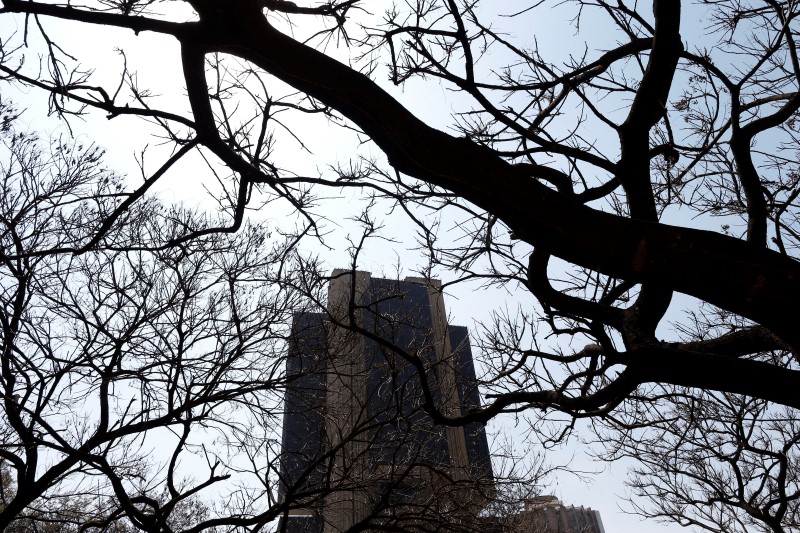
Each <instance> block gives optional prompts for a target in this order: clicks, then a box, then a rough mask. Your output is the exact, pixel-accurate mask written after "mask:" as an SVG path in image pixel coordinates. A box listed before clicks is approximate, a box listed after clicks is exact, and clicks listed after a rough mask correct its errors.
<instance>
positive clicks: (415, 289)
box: [279, 270, 494, 533]
mask: <svg viewBox="0 0 800 533" xmlns="http://www.w3.org/2000/svg"><path fill="white" fill-rule="evenodd" d="M438 287H439V283H438V282H435V281H426V280H424V279H419V278H406V280H404V281H396V280H388V279H378V278H372V277H371V276H370V274H369V273H366V272H351V271H345V270H336V271H334V272H333V276H332V280H331V283H330V286H329V292H328V309H327V312H326V313H302V314H298V315H296V316H295V318H294V323H293V325H292V330H293V340H292V343H291V346H290V350H289V355H288V359H287V390H286V400H285V414H284V428H283V442H282V445H283V454H282V461H281V468H280V474H281V488H280V497H281V499H282V501H284V502H285V503H287V504H288V507H289V508H290V511H289V512H288V513H287V515H286V516H284V518H283V519H282V520H281V523H280V526H279V531H289V532H292V533H294V532H300V531H303V532H322V533H328V532H332V533H338V532H342V531H346V530H348V529H349V528H351V527H353V526H357V525H358V524H364V525H366V526H367V527H366V529H367V530H369V529H370V527H369V525H375V526H381V527H398V526H399V527H401V528H410V529H413V528H415V527H416V525H418V526H423V524H426V523H427V524H430V523H431V522H432V521H433V520H438V521H443V522H446V524H443V525H442V530H450V531H458V530H459V529H460V528H461V527H460V525H463V526H464V528H465V529H466V527H467V524H466V523H467V522H468V521H469V520H470V519H477V515H478V512H479V511H480V510H481V509H482V508H483V507H484V506H485V504H486V502H487V501H488V499H489V498H490V497H491V495H492V494H493V490H494V484H493V478H492V468H491V463H490V458H489V447H488V444H487V440H486V432H485V429H484V427H483V425H481V424H477V423H473V424H467V425H466V426H463V427H446V426H442V425H437V424H434V423H433V421H432V419H431V417H430V416H429V415H428V413H427V412H426V410H425V403H426V400H427V403H428V404H429V405H431V406H433V407H435V409H436V410H437V411H439V412H440V413H443V414H445V415H447V416H455V415H460V414H463V413H466V412H467V411H468V410H469V409H470V408H472V407H477V406H479V403H480V400H479V397H478V390H477V387H476V386H475V370H474V367H473V362H472V353H471V350H470V346H469V340H468V338H467V330H466V328H464V327H457V326H450V325H448V324H447V315H446V313H445V309H444V300H443V298H442V293H441V292H440V291H439V290H438ZM354 330H355V331H354ZM423 528H424V526H423Z"/></svg>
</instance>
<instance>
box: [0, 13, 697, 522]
mask: <svg viewBox="0 0 800 533" xmlns="http://www.w3.org/2000/svg"><path fill="white" fill-rule="evenodd" d="M366 3H367V4H368V5H369V7H370V9H372V10H374V11H376V12H380V11H382V8H381V7H379V5H380V4H382V3H385V0H381V1H380V2H378V1H376V0H367V2H366ZM486 3H487V4H493V7H496V8H498V9H502V10H503V11H504V12H506V13H511V12H514V11H517V10H518V9H517V7H522V6H523V5H525V4H529V3H530V2H520V1H516V0H505V1H504V2H497V3H493V2H486ZM542 13H547V12H546V11H540V10H536V11H534V12H533V13H532V14H530V15H526V16H524V17H519V18H517V19H510V18H499V19H496V20H497V25H498V26H502V27H504V28H506V29H507V31H508V32H510V33H511V34H512V36H513V37H517V38H518V39H519V41H517V42H520V41H521V43H522V44H525V45H530V44H532V42H533V40H534V39H536V40H537V41H538V44H539V47H540V49H541V50H542V51H543V53H548V51H552V53H553V54H554V58H555V54H556V51H558V52H561V53H564V52H566V51H567V50H569V49H573V50H576V51H578V52H580V51H582V48H583V42H584V41H589V42H592V46H600V47H602V46H603V45H602V44H600V45H598V44H597V41H598V40H599V41H600V42H601V43H606V44H607V46H608V47H610V46H612V45H613V44H614V41H615V37H614V36H613V34H606V33H600V32H599V30H598V29H597V28H595V27H593V26H592V25H591V24H584V26H583V28H582V33H581V34H580V35H576V34H575V30H574V28H572V27H571V26H570V25H569V23H568V20H567V19H568V13H567V12H566V11H564V10H553V11H552V12H550V13H549V15H546V16H542ZM684 17H685V21H686V25H689V24H692V23H696V17H695V16H694V15H692V16H690V13H689V12H686V13H685V14H684ZM7 20H8V19H7V18H4V23H6V22H5V21H7ZM44 23H45V27H46V28H48V30H50V31H52V32H53V34H54V36H56V37H62V38H66V40H65V41H64V42H67V43H68V46H67V50H68V51H69V52H70V53H72V54H74V55H75V56H76V57H78V58H79V59H80V60H81V61H82V62H83V63H84V64H85V65H87V66H91V67H92V68H94V69H95V70H96V73H97V75H98V76H100V78H99V80H98V81H96V82H95V83H98V82H99V81H105V82H107V83H108V84H110V85H112V86H113V85H114V84H115V83H116V76H117V75H118V73H119V70H120V66H121V63H122V60H121V56H120V55H119V54H118V53H117V52H116V51H115V49H116V48H122V49H124V50H125V52H126V54H127V59H128V64H129V67H130V68H131V69H133V70H136V71H137V73H138V76H139V82H140V85H141V86H142V87H148V88H151V89H152V90H153V92H155V93H157V94H160V95H161V97H160V101H161V103H162V105H161V106H162V107H168V108H170V109H172V110H176V111H184V110H186V109H187V103H186V102H185V98H184V91H183V88H182V83H183V82H182V77H181V76H180V64H179V50H178V46H177V43H176V42H174V41H173V40H172V39H168V38H163V37H159V36H154V35H152V34H146V33H143V34H141V35H139V36H134V35H133V34H132V33H131V32H126V31H121V30H115V29H111V30H109V29H103V28H92V29H89V28H87V27H85V26H82V25H69V24H64V23H61V22H59V23H52V22H49V21H47V20H44ZM7 29H8V28H4V32H5V30H7ZM20 30H21V28H20ZM685 34H686V33H685ZM548 47H552V48H548ZM497 61H498V63H502V58H498V59H497ZM376 78H377V80H378V81H381V82H384V81H385V80H386V79H387V74H386V70H385V69H381V70H379V71H378V72H377V74H376ZM384 86H385V87H386V88H387V90H389V91H390V92H392V93H393V94H395V95H396V97H397V98H398V99H400V100H401V101H402V102H404V103H405V104H406V105H407V106H408V107H409V108H410V109H411V110H413V111H414V112H415V113H417V115H418V116H420V117H421V118H423V119H424V120H425V121H426V122H428V123H429V124H433V125H437V126H438V127H441V128H446V126H447V124H448V119H449V115H450V112H451V111H452V110H454V109H456V108H457V107H458V106H459V105H460V102H457V101H455V100H454V97H453V93H451V92H449V91H447V90H446V89H445V88H443V87H441V86H440V85H439V84H438V83H437V82H426V83H421V82H419V81H416V82H412V83H409V84H408V86H406V87H405V88H404V89H403V90H398V89H397V88H395V87H392V86H391V85H390V84H389V83H384ZM4 91H5V89H4ZM7 94H8V95H9V96H10V97H11V98H12V99H14V100H15V101H16V102H17V103H18V104H19V105H20V106H21V107H27V108H28V111H27V113H26V114H25V115H24V120H25V121H27V122H28V123H29V124H30V126H31V127H34V128H37V129H42V130H55V129H56V128H57V127H58V126H57V125H56V124H55V123H54V122H53V121H52V120H48V119H46V118H44V117H43V113H42V110H43V108H44V106H45V104H44V102H45V96H43V95H42V94H36V93H30V94H13V93H11V92H9V93H7ZM71 124H72V127H73V129H74V130H73V131H74V133H75V135H76V136H77V137H79V138H81V139H84V140H85V141H90V142H91V141H93V142H96V143H97V144H99V145H101V146H103V147H105V148H106V149H107V152H108V156H107V162H108V164H109V166H111V167H112V168H114V169H116V170H118V171H119V172H121V173H125V174H127V175H128V176H129V179H130V183H131V184H132V185H134V184H136V183H137V182H138V181H140V180H141V177H140V176H139V175H138V169H137V166H136V161H135V159H134V154H136V153H138V152H140V151H141V150H142V148H143V147H144V145H145V144H147V143H149V144H150V145H151V147H150V149H149V151H148V156H147V157H148V158H147V167H148V168H149V169H151V170H152V169H154V168H156V167H157V166H158V164H159V162H160V161H163V158H164V157H165V154H164V151H163V149H160V148H159V147H158V146H157V144H158V141H157V140H154V139H148V138H147V133H148V128H149V127H148V126H147V125H145V124H143V123H142V122H141V121H140V120H137V119H133V118H127V117H119V118H116V119H114V120H112V121H108V120H106V119H105V117H103V116H102V114H100V113H96V114H94V115H92V116H89V117H87V118H86V120H85V121H80V120H74V121H72V123H71ZM311 127H312V128H314V129H315V131H317V134H316V135H315V136H314V137H313V138H310V139H309V138H306V139H304V140H307V141H308V142H309V146H310V147H311V149H312V150H313V151H314V155H313V156H311V155H309V154H306V153H304V152H302V151H301V150H299V148H298V146H297V145H296V143H293V141H291V140H290V139H288V138H281V139H280V144H279V150H282V152H281V155H280V156H279V157H282V158H285V160H287V161H288V160H291V161H292V162H293V163H297V162H298V161H299V160H302V161H303V163H302V166H304V167H306V168H307V169H308V172H309V173H313V172H314V170H315V169H320V170H321V171H324V170H325V168H326V165H329V164H333V163H335V162H340V163H344V162H346V161H347V160H348V159H350V158H351V157H353V156H354V154H355V153H356V152H359V153H361V154H365V153H367V154H369V153H372V154H373V155H376V156H379V155H380V154H379V152H377V150H376V148H374V147H373V146H370V145H360V144H359V141H358V139H357V138H355V136H353V135H349V134H346V133H345V132H344V130H342V129H341V128H338V127H327V125H326V121H325V119H322V118H319V119H315V122H314V123H313V124H312V125H311ZM207 174H208V173H207V171H206V169H205V168H204V167H203V165H202V164H201V163H200V161H199V158H195V159H194V160H193V161H188V162H184V163H182V164H181V165H180V167H179V168H177V169H176V170H175V171H173V172H171V173H170V174H169V175H168V177H167V178H166V179H165V180H164V181H163V183H161V184H160V185H159V186H158V188H159V190H160V191H161V194H162V195H163V196H164V197H165V198H166V199H170V200H175V201H188V202H197V201H200V202H205V201H206V200H204V199H203V198H204V193H203V191H202V188H201V187H199V186H198V182H199V178H200V177H201V176H203V175H206V176H207ZM357 196H358V193H357V192H355V191H353V192H348V191H345V192H344V193H343V194H342V197H341V198H340V199H338V200H331V201H330V202H328V203H327V207H326V208H325V210H324V212H323V213H324V214H325V215H326V216H328V217H329V218H330V219H331V224H330V226H329V227H330V228H331V229H332V230H335V233H334V234H332V235H331V236H330V240H329V244H330V246H332V247H333V249H331V250H319V253H320V254H322V256H323V258H324V260H325V261H326V263H327V264H328V265H329V266H330V267H331V268H334V267H340V266H344V265H346V264H347V263H348V261H349V258H348V255H347V252H346V250H345V247H346V240H345V238H346V236H347V232H348V229H347V225H346V223H344V222H342V223H341V225H340V226H337V224H336V223H337V222H341V221H342V219H343V218H345V217H344V215H345V214H347V215H349V216H353V215H357V214H358V213H357V212H355V210H354V207H355V206H357V205H358V202H356V201H355V200H356V199H357V198H356V197H357ZM253 216H255V217H257V218H259V219H262V220H265V221H267V223H276V224H277V223H278V222H279V221H282V220H284V218H285V217H286V216H288V213H287V212H286V211H284V210H282V209H280V208H269V209H267V210H263V211H261V212H258V213H256V214H254V215H253ZM385 222H386V229H385V230H384V235H385V236H387V237H393V238H396V239H399V240H400V241H401V242H399V243H389V242H375V243H373V246H371V247H370V248H369V249H368V251H367V253H366V254H365V255H364V257H363V258H362V262H361V264H360V265H359V267H360V268H361V269H364V270H370V271H372V272H373V273H374V274H375V275H381V274H386V275H394V274H395V268H394V266H395V265H396V264H398V262H399V264H400V265H401V268H402V272H401V275H402V276H405V275H413V274H414V272H413V271H414V270H415V269H416V268H419V267H420V266H422V265H421V264H420V261H422V260H423V258H422V256H420V254H419V253H418V252H415V251H413V250H411V248H413V247H414V243H413V242H412V241H411V240H409V239H408V238H407V237H408V236H407V233H408V228H409V226H408V225H407V223H406V222H405V221H403V220H402V219H401V218H400V217H397V216H388V215H387V216H386V217H385ZM444 281H448V280H447V279H446V277H445V279H444ZM529 299H530V297H529V296H528V295H527V294H524V292H523V291H520V294H516V293H515V294H509V293H507V292H503V291H491V290H489V291H476V290H475V287H474V286H466V285H465V286H459V287H455V288H453V290H452V291H450V293H449V294H448V295H447V297H446V300H445V303H446V305H447V308H448V311H449V313H450V315H451V316H452V321H451V322H453V323H455V324H461V325H466V326H468V327H470V329H471V333H472V335H473V336H474V335H475V326H474V321H479V320H485V319H487V318H488V317H489V315H488V313H489V312H490V311H491V310H493V309H500V308H503V307H506V306H507V307H509V308H515V307H517V305H518V304H519V303H520V302H524V301H529ZM677 301H678V302H679V303H680V302H683V303H685V302H686V300H685V299H682V298H678V299H677ZM677 306H678V304H676V307H677ZM662 333H663V334H665V335H668V334H669V333H670V332H669V331H668V329H665V330H664V331H663V332H662ZM490 430H491V431H494V432H498V431H502V432H509V433H510V434H511V435H515V434H517V435H520V434H521V432H522V428H517V429H515V428H514V427H513V421H511V420H510V419H498V420H497V421H495V422H494V423H492V424H491V426H490ZM586 452H587V450H586V449H585V447H584V446H583V445H581V443H580V442H579V440H578V439H573V440H572V441H571V442H570V444H569V446H568V447H567V448H565V449H562V450H557V451H554V452H552V462H554V463H559V462H567V461H571V463H570V464H571V465H573V466H574V467H575V468H576V469H578V470H583V471H598V470H601V472H600V473H599V474H598V475H596V476H593V481H591V482H590V483H583V482H581V481H579V480H578V479H576V478H575V477H573V476H568V475H562V476H560V477H558V478H557V479H556V482H555V485H554V486H553V487H552V489H551V490H549V491H548V492H552V493H554V494H556V495H557V496H559V497H560V498H561V499H562V501H564V502H565V503H568V504H574V505H584V506H589V507H592V508H593V509H596V510H599V511H600V513H601V516H602V518H603V521H604V524H605V527H606V531H607V532H608V533H633V532H637V533H659V532H662V533H663V532H664V531H672V530H677V529H679V528H677V526H659V525H658V524H655V523H652V522H641V521H640V520H639V519H638V518H637V517H634V516H630V515H628V514H625V513H623V512H621V511H620V510H619V508H618V506H619V505H624V503H621V500H620V495H623V494H625V487H624V485H623V481H624V478H625V468H626V465H624V464H614V465H608V464H605V463H600V462H594V461H592V460H591V458H590V457H589V456H588V455H587V454H586ZM684 531H685V530H684Z"/></svg>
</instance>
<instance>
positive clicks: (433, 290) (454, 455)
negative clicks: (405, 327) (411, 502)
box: [406, 277, 469, 480]
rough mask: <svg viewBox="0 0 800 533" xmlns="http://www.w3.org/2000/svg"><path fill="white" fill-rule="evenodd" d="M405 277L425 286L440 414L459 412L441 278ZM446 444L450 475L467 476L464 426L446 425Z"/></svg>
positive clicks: (459, 405) (456, 478) (454, 364)
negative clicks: (434, 354)
mask: <svg viewBox="0 0 800 533" xmlns="http://www.w3.org/2000/svg"><path fill="white" fill-rule="evenodd" d="M406 281H408V282H412V283H419V284H421V285H426V286H427V287H428V301H429V303H430V309H431V318H432V322H433V324H432V329H433V331H432V332H431V333H432V336H433V343H434V348H435V352H436V365H435V367H434V368H435V369H436V370H435V372H436V379H437V381H438V383H439V392H440V394H441V397H442V405H441V410H442V414H444V415H445V416H449V417H456V416H461V398H460V397H459V394H458V388H457V386H456V368H457V361H456V356H455V354H454V353H453V347H452V346H451V343H450V332H449V328H448V324H447V312H446V311H445V307H444V296H443V295H442V282H441V281H439V280H436V279H425V278H415V277H408V278H406ZM445 431H446V435H447V448H448V452H449V453H450V463H451V466H452V472H451V475H452V476H453V479H455V480H463V479H466V478H467V477H468V472H467V469H468V467H469V457H468V455H467V440H466V437H465V435H464V427H463V426H459V427H451V426H448V427H447V428H446V430H445Z"/></svg>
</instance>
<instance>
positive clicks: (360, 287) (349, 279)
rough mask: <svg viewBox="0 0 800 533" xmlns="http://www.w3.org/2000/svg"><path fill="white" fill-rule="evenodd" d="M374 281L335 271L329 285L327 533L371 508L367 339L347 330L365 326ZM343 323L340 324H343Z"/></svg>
mask: <svg viewBox="0 0 800 533" xmlns="http://www.w3.org/2000/svg"><path fill="white" fill-rule="evenodd" d="M369 282H370V274H369V273H368V272H361V271H355V272H353V271H350V270H343V269H336V270H334V271H333V274H332V279H331V282H330V285H329V288H328V314H329V315H330V318H331V325H330V328H329V331H328V366H327V376H328V381H327V389H328V390H327V399H326V408H327V419H326V434H327V437H328V445H329V446H330V449H331V450H336V453H335V457H334V467H333V469H332V472H331V489H332V490H331V493H330V494H329V495H328V496H327V497H326V498H325V503H324V510H323V518H324V521H325V526H324V532H325V533H340V532H342V531H346V530H348V529H349V528H350V527H351V526H352V525H353V524H354V523H356V522H357V521H359V520H361V519H363V518H365V517H366V515H367V513H368V512H369V509H368V505H367V504H368V502H367V494H366V491H365V485H366V475H367V474H368V472H366V470H367V465H366V458H365V451H366V443H367V439H368V438H369V435H366V434H362V433H359V426H360V425H363V424H364V423H365V422H366V421H367V418H368V414H367V398H366V394H367V388H366V377H365V368H364V367H365V365H364V359H365V341H364V337H363V336H361V335H359V334H357V333H354V332H353V331H351V330H349V329H348V326H349V325H351V321H353V320H355V325H357V326H363V325H364V324H363V322H364V317H363V311H362V310H360V309H356V310H355V313H354V314H353V315H352V316H351V314H350V307H351V305H355V306H359V305H361V302H362V295H363V294H364V292H365V291H366V290H367V288H368V286H369ZM339 324H341V325H339ZM337 448H338V449H337Z"/></svg>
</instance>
